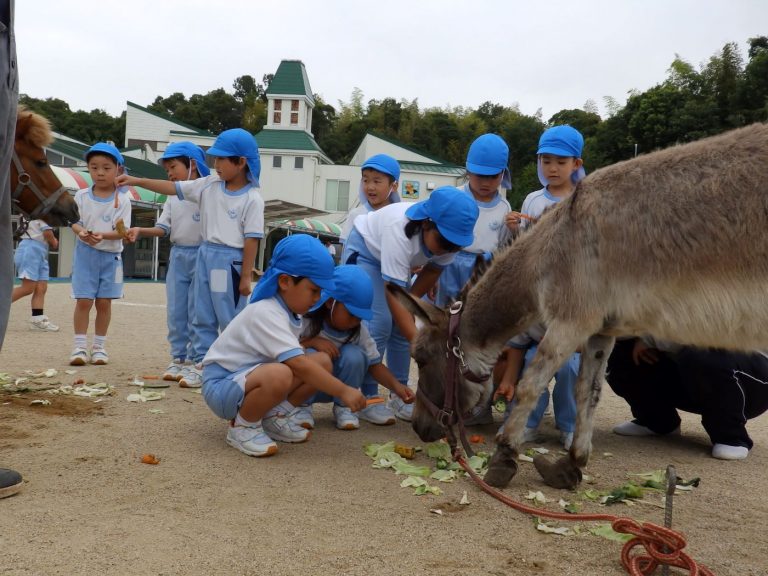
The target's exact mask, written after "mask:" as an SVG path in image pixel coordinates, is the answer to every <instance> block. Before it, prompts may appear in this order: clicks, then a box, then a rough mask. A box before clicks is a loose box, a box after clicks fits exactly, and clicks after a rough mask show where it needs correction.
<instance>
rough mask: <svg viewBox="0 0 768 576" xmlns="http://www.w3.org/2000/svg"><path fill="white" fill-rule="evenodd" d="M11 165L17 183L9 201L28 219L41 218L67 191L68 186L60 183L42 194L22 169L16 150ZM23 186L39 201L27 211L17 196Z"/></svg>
mask: <svg viewBox="0 0 768 576" xmlns="http://www.w3.org/2000/svg"><path fill="white" fill-rule="evenodd" d="M13 165H14V166H15V167H16V172H17V173H18V184H17V185H16V189H15V190H14V191H13V193H12V194H11V202H12V203H13V205H14V207H15V208H16V209H17V210H18V211H19V212H21V213H22V214H23V215H24V217H25V218H27V219H29V220H35V219H37V218H42V217H43V216H45V215H46V214H48V212H50V211H51V209H52V208H53V206H54V205H55V204H56V202H58V200H59V198H60V197H61V195H62V194H64V193H66V192H68V191H69V188H67V187H65V186H64V185H62V186H59V188H58V189H57V190H56V192H54V193H53V194H51V195H50V196H46V195H45V194H43V192H42V190H40V188H38V186H37V184H35V183H34V182H33V181H32V177H31V176H30V175H29V172H27V171H26V170H24V165H23V164H22V163H21V160H20V159H19V155H18V154H16V152H14V153H13ZM24 188H29V189H30V190H32V193H33V194H34V195H35V196H36V197H37V199H38V200H39V201H40V203H39V204H38V205H37V206H36V207H35V209H34V210H32V212H27V211H26V210H24V209H23V208H22V207H21V206H20V205H19V198H21V193H22V192H23V191H24ZM22 233H23V232H22Z"/></svg>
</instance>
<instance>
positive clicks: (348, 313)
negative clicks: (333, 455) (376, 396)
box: [294, 265, 415, 430]
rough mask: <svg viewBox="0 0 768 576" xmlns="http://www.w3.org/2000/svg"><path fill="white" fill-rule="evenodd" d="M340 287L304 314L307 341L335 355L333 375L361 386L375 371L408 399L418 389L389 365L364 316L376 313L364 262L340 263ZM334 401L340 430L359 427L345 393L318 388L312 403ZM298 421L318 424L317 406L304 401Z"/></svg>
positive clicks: (381, 380) (382, 381)
mask: <svg viewBox="0 0 768 576" xmlns="http://www.w3.org/2000/svg"><path fill="white" fill-rule="evenodd" d="M333 281H334V284H335V288H331V289H327V290H326V289H324V290H323V292H322V294H321V296H320V301H319V302H318V303H317V304H316V305H315V307H314V308H313V309H312V311H311V312H310V313H309V314H308V315H307V316H306V317H305V318H304V329H303V330H302V335H301V345H302V346H304V348H305V349H306V350H307V351H308V352H309V351H313V352H314V351H319V352H325V353H326V354H328V356H330V358H331V360H332V361H333V375H334V376H336V378H338V379H339V380H341V381H342V382H344V383H345V384H346V385H347V386H352V387H353V388H355V389H358V390H359V389H360V386H361V385H362V383H363V377H364V376H365V375H366V374H370V375H371V377H372V378H373V379H374V380H376V381H377V382H379V383H380V384H381V385H382V386H384V387H385V388H387V389H389V390H391V391H392V392H394V393H395V394H397V396H398V397H399V398H400V399H401V400H402V401H403V402H405V403H407V404H411V403H412V402H413V401H414V399H415V395H414V393H413V391H412V390H410V389H409V388H408V387H407V386H403V385H402V384H401V383H400V382H398V380H397V378H395V377H394V376H393V374H392V372H390V371H389V369H388V368H387V367H386V366H384V364H383V363H382V361H381V356H380V355H379V351H378V348H377V347H376V341H375V340H374V339H373V338H371V335H370V334H369V333H368V328H367V327H366V326H365V325H364V324H362V323H361V320H370V319H371V317H372V315H373V314H372V313H371V305H372V304H373V284H372V283H371V279H370V277H369V276H368V274H366V272H365V271H364V270H363V269H361V268H360V267H359V266H348V265H346V266H339V267H337V268H336V270H335V271H334V272H333ZM315 402H333V417H334V419H335V420H336V428H338V429H339V430H357V429H358V428H359V427H360V422H359V421H358V418H357V416H356V415H355V414H354V413H353V412H352V410H351V409H350V408H349V407H348V406H345V405H344V404H343V403H342V402H341V399H339V398H333V397H331V396H329V395H328V394H325V393H324V392H318V393H316V394H315V395H314V396H313V397H312V398H311V399H310V404H311V403H315ZM294 421H296V422H298V423H299V424H300V425H302V426H304V427H306V428H310V429H311V428H313V427H314V418H313V417H312V409H311V407H303V406H302V407H300V408H299V410H298V411H297V413H296V417H295V418H294Z"/></svg>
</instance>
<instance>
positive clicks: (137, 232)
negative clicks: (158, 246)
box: [125, 226, 168, 242]
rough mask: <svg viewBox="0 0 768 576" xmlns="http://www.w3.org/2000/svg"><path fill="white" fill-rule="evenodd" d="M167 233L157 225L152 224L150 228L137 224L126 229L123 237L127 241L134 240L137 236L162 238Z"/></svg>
mask: <svg viewBox="0 0 768 576" xmlns="http://www.w3.org/2000/svg"><path fill="white" fill-rule="evenodd" d="M167 233H168V231H167V230H165V229H164V228H160V227H159V226H154V227H152V228H140V227H139V226H134V227H133V228H129V229H128V231H127V232H126V236H125V239H126V240H127V241H128V242H136V240H138V239H139V238H162V237H164V236H165V235H166V234H167Z"/></svg>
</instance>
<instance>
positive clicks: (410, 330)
mask: <svg viewBox="0 0 768 576" xmlns="http://www.w3.org/2000/svg"><path fill="white" fill-rule="evenodd" d="M385 292H386V296H387V305H388V306H389V311H390V313H391V314H392V320H393V321H394V323H395V325H396V326H397V327H398V328H399V329H400V332H401V333H402V335H403V336H404V337H405V339H406V340H408V342H410V341H411V340H413V338H414V337H415V336H416V321H415V320H414V319H413V315H412V314H411V313H410V312H408V310H406V309H405V306H403V305H402V304H400V302H398V301H397V299H396V298H395V297H394V296H393V295H392V293H391V292H390V291H389V290H386V291H385Z"/></svg>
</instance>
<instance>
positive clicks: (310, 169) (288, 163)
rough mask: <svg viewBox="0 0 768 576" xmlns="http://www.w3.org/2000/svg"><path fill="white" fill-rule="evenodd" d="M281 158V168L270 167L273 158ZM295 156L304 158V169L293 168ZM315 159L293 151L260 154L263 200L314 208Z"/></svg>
mask: <svg viewBox="0 0 768 576" xmlns="http://www.w3.org/2000/svg"><path fill="white" fill-rule="evenodd" d="M274 156H280V157H281V158H282V166H281V167H280V168H274V167H273V166H272V163H273V160H272V159H273V157H274ZM297 156H301V157H302V158H304V167H303V168H301V169H297V168H294V165H295V162H294V159H295V158H296V157H297ZM316 166H317V159H316V158H315V157H313V156H304V155H302V154H300V153H297V152H296V151H295V150H286V151H284V152H281V151H279V150H270V151H269V152H262V153H261V176H260V177H259V183H260V184H261V188H260V189H259V192H260V193H261V196H262V198H264V200H275V199H277V200H285V201H287V202H293V203H294V204H302V205H304V206H315V202H314V201H313V191H314V186H313V183H314V180H315V171H316Z"/></svg>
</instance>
